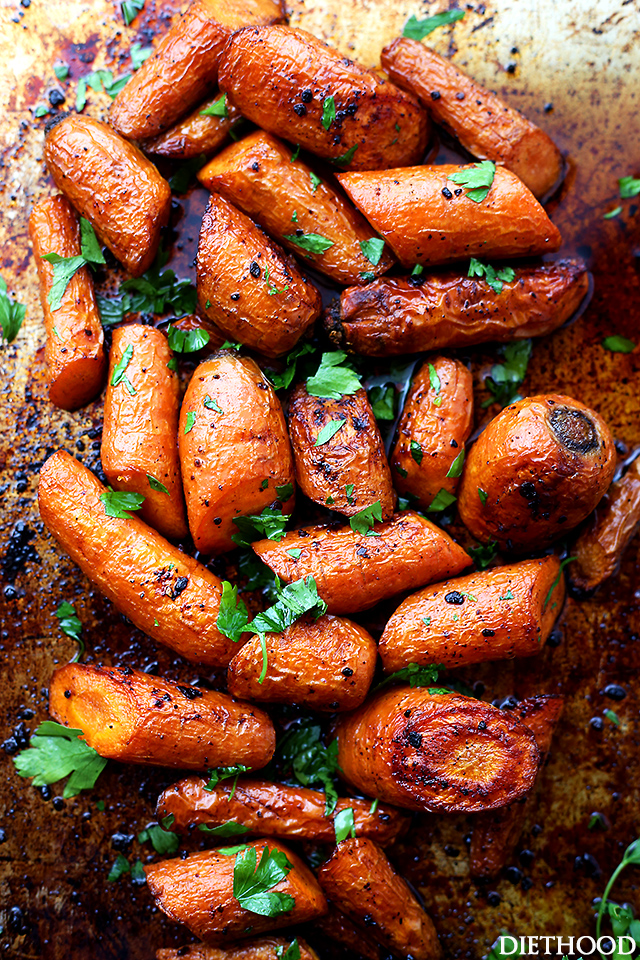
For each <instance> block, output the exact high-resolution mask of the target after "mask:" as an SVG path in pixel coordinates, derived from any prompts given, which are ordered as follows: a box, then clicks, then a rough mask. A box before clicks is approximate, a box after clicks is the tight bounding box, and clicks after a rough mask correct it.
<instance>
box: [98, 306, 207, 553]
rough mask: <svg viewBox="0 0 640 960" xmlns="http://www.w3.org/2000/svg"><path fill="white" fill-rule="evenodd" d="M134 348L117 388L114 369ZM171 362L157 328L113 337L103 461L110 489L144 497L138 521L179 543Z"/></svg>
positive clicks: (181, 521) (183, 530)
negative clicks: (113, 381) (144, 522)
mask: <svg viewBox="0 0 640 960" xmlns="http://www.w3.org/2000/svg"><path fill="white" fill-rule="evenodd" d="M130 347H131V348H132V349H133V353H132V354H131V359H130V361H129V363H128V365H127V368H126V372H125V376H126V378H127V379H126V382H125V381H124V380H121V381H120V382H119V383H117V384H116V385H115V386H114V385H113V383H112V380H113V378H114V372H115V369H116V367H117V365H118V364H119V363H120V361H121V360H122V358H123V355H124V354H125V351H127V350H128V349H129V348H130ZM171 358H172V352H171V350H170V349H169V344H168V342H167V338H166V336H165V335H164V333H162V331H161V330H157V329H156V328H155V327H148V326H143V325H142V324H131V325H130V326H126V327H119V328H118V329H117V330H114V331H113V341H112V345H111V353H110V356H109V377H108V379H107V393H106V396H105V401H104V426H103V430H102V447H101V448H100V457H101V460H102V468H103V470H104V472H105V475H106V477H107V480H108V481H109V485H110V486H111V487H113V489H114V490H128V491H130V492H132V493H140V494H142V496H143V497H144V498H145V499H144V503H143V504H142V508H141V510H140V516H141V517H142V518H143V519H144V520H146V522H147V523H149V524H151V526H152V527H155V529H156V530H158V531H159V533H161V534H162V535H163V536H165V537H172V538H175V539H181V538H183V537H186V536H187V533H188V529H187V521H186V516H185V509H184V498H183V495H182V480H181V478H180V464H179V461H178V443H177V436H178V409H179V405H180V384H179V382H178V377H177V374H176V373H175V372H174V371H173V370H170V369H169V367H168V366H167V364H168V363H169V361H170V360H171ZM132 390H133V391H135V392H134V393H132V392H131V391H132ZM150 477H151V478H152V479H151V480H150V479H149V478H150ZM153 480H155V481H157V482H156V483H155V484H154V483H153V482H152V481H153ZM159 484H161V485H162V486H163V487H165V488H166V492H165V491H164V490H162V489H158V485H159Z"/></svg>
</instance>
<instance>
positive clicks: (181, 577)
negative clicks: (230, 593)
mask: <svg viewBox="0 0 640 960" xmlns="http://www.w3.org/2000/svg"><path fill="white" fill-rule="evenodd" d="M106 493H107V490H106V489H105V487H103V486H102V484H101V483H100V482H99V481H98V480H97V479H96V477H94V475H93V474H92V473H91V472H90V471H89V470H87V468H86V467H84V466H83V465H82V464H81V463H79V462H78V461H77V460H76V459H74V457H72V456H70V455H69V454H68V453H66V452H65V451H64V450H59V451H58V452H57V453H54V454H53V456H51V457H49V459H48V460H47V461H46V463H45V464H44V466H43V467H42V470H41V471H40V482H39V485H38V505H39V507H40V516H41V517H42V520H43V522H44V524H45V526H46V527H47V528H48V529H49V531H50V532H51V533H52V534H53V536H54V538H55V539H56V540H57V541H58V543H59V544H60V546H61V547H62V549H63V550H64V551H65V553H67V554H68V555H69V556H70V557H71V559H72V560H73V562H74V563H77V565H78V566H79V567H80V569H81V570H82V572H83V573H84V574H86V576H87V577H89V579H90V580H91V581H92V582H93V583H95V584H96V586H97V587H98V589H99V590H100V591H101V592H102V593H103V594H104V595H105V596H106V597H107V598H108V599H109V600H111V602H112V603H113V604H115V606H116V607H117V608H118V610H120V611H121V612H122V613H124V615H125V616H126V617H128V618H129V620H131V622H132V623H133V624H134V625H135V626H136V627H139V629H140V630H143V631H144V632H145V633H146V634H147V635H148V636H150V637H152V638H153V639H154V640H157V641H158V642H159V643H163V644H165V645H166V646H168V647H170V648H171V649H172V650H175V651H177V652H178V653H180V654H181V655H182V656H183V657H186V659H187V660H193V661H194V662H195V663H198V664H203V665H206V666H212V667H225V666H226V665H227V664H228V663H229V661H230V660H231V658H232V657H233V656H234V654H235V653H236V651H237V649H238V647H237V645H236V644H234V643H233V642H232V641H231V640H229V639H228V638H227V637H225V636H223V634H221V633H220V632H219V630H218V627H217V625H216V619H217V616H218V610H219V607H220V598H221V596H222V583H221V581H220V580H219V579H218V578H217V577H216V576H214V574H212V573H210V571H209V570H207V568H206V567H205V566H203V565H202V564H201V563H198V561H197V560H194V559H193V557H190V556H188V555H187V554H185V553H182V552H181V551H180V550H178V548H177V547H174V546H172V544H170V543H169V542H168V541H167V540H165V539H164V538H163V537H161V536H160V534H159V533H156V531H155V530H153V529H152V528H151V527H149V526H147V524H146V523H143V522H142V520H139V519H138V518H137V517H135V516H131V518H130V519H127V518H118V517H111V516H108V515H107V514H106V512H105V504H104V502H103V501H101V499H100V498H101V497H103V496H105V495H106Z"/></svg>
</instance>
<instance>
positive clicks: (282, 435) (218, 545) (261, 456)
mask: <svg viewBox="0 0 640 960" xmlns="http://www.w3.org/2000/svg"><path fill="white" fill-rule="evenodd" d="M178 444H179V449H180V463H181V466H182V479H183V483H184V492H185V497H186V500H187V513H188V516H189V529H190V530H191V536H192V537H193V542H194V543H195V545H196V547H197V549H198V550H201V551H202V552H203V553H223V552H224V551H226V550H233V549H234V548H235V546H236V545H235V543H234V542H233V540H232V539H231V537H232V536H233V535H234V534H237V533H239V530H238V527H237V526H236V525H235V524H234V522H233V521H234V518H235V517H238V516H245V515H247V514H254V515H255V514H259V513H261V512H262V510H263V509H264V508H265V507H268V506H270V505H271V504H273V503H275V502H276V501H277V497H278V494H277V487H280V486H285V485H286V484H293V457H292V454H291V448H290V446H289V438H288V436H287V428H286V424H285V421H284V414H283V413H282V407H281V406H280V401H279V400H278V398H277V396H276V394H275V392H274V390H273V388H272V387H271V385H270V384H269V383H268V382H267V380H266V379H265V378H264V376H263V374H262V372H261V370H260V369H259V367H258V366H257V364H256V363H254V361H253V360H250V359H249V358H248V357H239V356H237V355H236V354H235V353H234V352H232V351H223V352H221V353H220V354H218V356H216V357H214V358H213V359H212V360H207V361H205V362H204V363H201V364H200V366H199V367H197V368H196V370H195V372H194V374H193V377H192V378H191V382H190V383H189V386H188V387H187V392H186V393H185V395H184V400H183V401H182V408H181V411H180V425H179V429H178ZM286 507H287V510H288V511H291V510H292V509H293V499H292V496H290V497H289V498H288V499H287V501H286Z"/></svg>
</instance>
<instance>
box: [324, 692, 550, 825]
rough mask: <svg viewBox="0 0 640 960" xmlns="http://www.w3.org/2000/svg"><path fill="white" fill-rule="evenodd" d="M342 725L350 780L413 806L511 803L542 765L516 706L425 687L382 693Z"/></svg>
mask: <svg viewBox="0 0 640 960" xmlns="http://www.w3.org/2000/svg"><path fill="white" fill-rule="evenodd" d="M336 733H337V738H338V764H339V766H340V769H341V771H342V773H343V776H344V778H345V780H346V781H347V782H348V783H350V784H351V785H352V786H354V787H355V788H356V789H358V790H362V792H363V793H366V794H367V795H368V796H371V797H379V798H380V800H384V801H385V802H386V803H392V804H394V805H395V806H397V807H403V808H405V809H407V810H423V811H426V812H434V813H435V812H438V813H463V812H464V813H476V812H480V811H482V810H493V809H495V808H497V807H503V806H504V805H505V804H507V803H511V801H512V800H517V799H518V797H521V796H522V795H523V794H525V793H528V791H529V790H530V789H531V787H532V785H533V782H534V780H535V777H536V773H537V769H538V748H537V746H536V743H535V740H534V738H533V735H532V734H531V733H530V731H529V730H528V729H527V728H526V727H525V726H524V725H523V724H522V723H521V722H520V721H519V720H517V719H516V718H514V717H513V716H511V715H510V714H509V712H508V711H505V710H498V709H497V707H492V706H491V705H490V704H488V703H483V702H482V701H481V700H473V699H471V698H470V697H463V696H461V695H460V694H457V693H446V694H445V693H433V694H432V693H429V691H428V689H427V688H424V687H422V688H420V687H416V688H411V687H394V688H393V689H391V690H386V691H384V692H381V693H379V694H377V695H376V696H374V697H372V698H371V699H370V700H368V701H367V702H366V703H365V704H364V706H362V707H360V708H359V709H358V710H355V711H354V712H353V713H351V714H349V715H348V716H347V717H344V718H341V719H340V721H339V723H338V726H337V729H336ZM461 758H464V761H463V762H462V760H461Z"/></svg>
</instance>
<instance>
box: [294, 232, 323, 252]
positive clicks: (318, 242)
mask: <svg viewBox="0 0 640 960" xmlns="http://www.w3.org/2000/svg"><path fill="white" fill-rule="evenodd" d="M284 239H285V240H288V241H289V243H293V244H295V246H296V247H300V249H301V250H306V251H307V253H318V254H320V253H325V251H326V250H328V249H329V248H330V247H332V246H333V240H329V239H328V238H327V237H323V236H322V235H321V234H319V233H302V234H301V235H300V236H298V234H297V233H285V234H284Z"/></svg>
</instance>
